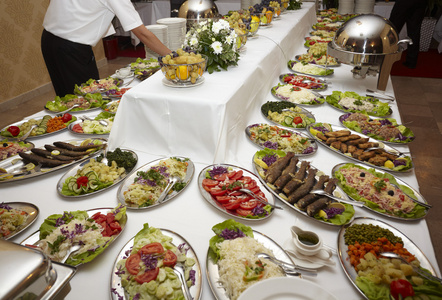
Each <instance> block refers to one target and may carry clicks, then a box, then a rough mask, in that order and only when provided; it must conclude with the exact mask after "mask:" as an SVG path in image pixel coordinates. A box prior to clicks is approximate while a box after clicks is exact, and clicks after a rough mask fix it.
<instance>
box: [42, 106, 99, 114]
mask: <svg viewBox="0 0 442 300" xmlns="http://www.w3.org/2000/svg"><path fill="white" fill-rule="evenodd" d="M74 109H75V108H74ZM74 109H73V110H70V111H68V113H70V114H71V115H73V114H80V113H85V112H91V111H94V110H99V109H101V108H100V107H99V106H98V107H92V108H87V109H80V110H74ZM44 111H45V112H47V113H51V114H63V113H64V111H54V110H50V109H49V108H47V107H46V105H45V106H44Z"/></svg>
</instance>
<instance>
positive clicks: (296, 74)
mask: <svg viewBox="0 0 442 300" xmlns="http://www.w3.org/2000/svg"><path fill="white" fill-rule="evenodd" d="M298 73H299V74H298ZM298 73H285V74H281V75H279V81H281V83H282V84H287V83H286V82H284V76H287V75H291V76H302V77H304V79H307V80H309V79H308V77H310V78H312V79H314V80H317V81H319V82H315V83H317V84H321V85H322V87H320V88H311V89H310V88H309V90H313V91H323V90H325V89H326V88H327V87H328V82H327V81H325V80H324V79H320V78H314V77H313V76H312V75H305V74H301V73H300V72H298ZM294 86H296V85H294Z"/></svg>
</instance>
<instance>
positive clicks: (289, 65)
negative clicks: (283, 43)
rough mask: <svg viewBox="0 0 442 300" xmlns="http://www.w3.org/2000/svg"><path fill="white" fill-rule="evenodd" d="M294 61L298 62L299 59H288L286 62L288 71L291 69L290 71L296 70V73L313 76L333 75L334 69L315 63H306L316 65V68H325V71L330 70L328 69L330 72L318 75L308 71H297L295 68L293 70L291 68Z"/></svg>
mask: <svg viewBox="0 0 442 300" xmlns="http://www.w3.org/2000/svg"><path fill="white" fill-rule="evenodd" d="M296 62H299V61H293V60H289V61H288V63H287V67H288V68H289V70H290V71H292V72H296V73H297V74H301V75H306V76H313V77H319V76H320V77H326V76H331V75H333V74H334V73H335V70H334V69H330V67H325V66H321V65H316V64H307V65H312V66H314V67H318V68H321V69H324V70H326V71H327V70H330V71H329V73H330V74H321V75H318V74H310V73H304V72H299V71H296V70H293V69H292V67H293V65H294V64H295V63H296Z"/></svg>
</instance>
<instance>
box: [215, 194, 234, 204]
mask: <svg viewBox="0 0 442 300" xmlns="http://www.w3.org/2000/svg"><path fill="white" fill-rule="evenodd" d="M215 198H216V201H218V202H219V203H221V204H224V203H227V202H229V201H230V200H232V197H230V196H216V197H215Z"/></svg>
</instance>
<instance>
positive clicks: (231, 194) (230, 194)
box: [229, 192, 243, 196]
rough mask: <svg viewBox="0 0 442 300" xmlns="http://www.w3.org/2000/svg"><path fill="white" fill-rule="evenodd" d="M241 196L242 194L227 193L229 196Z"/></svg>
mask: <svg viewBox="0 0 442 300" xmlns="http://www.w3.org/2000/svg"><path fill="white" fill-rule="evenodd" d="M241 195H243V192H232V193H229V196H241Z"/></svg>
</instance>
